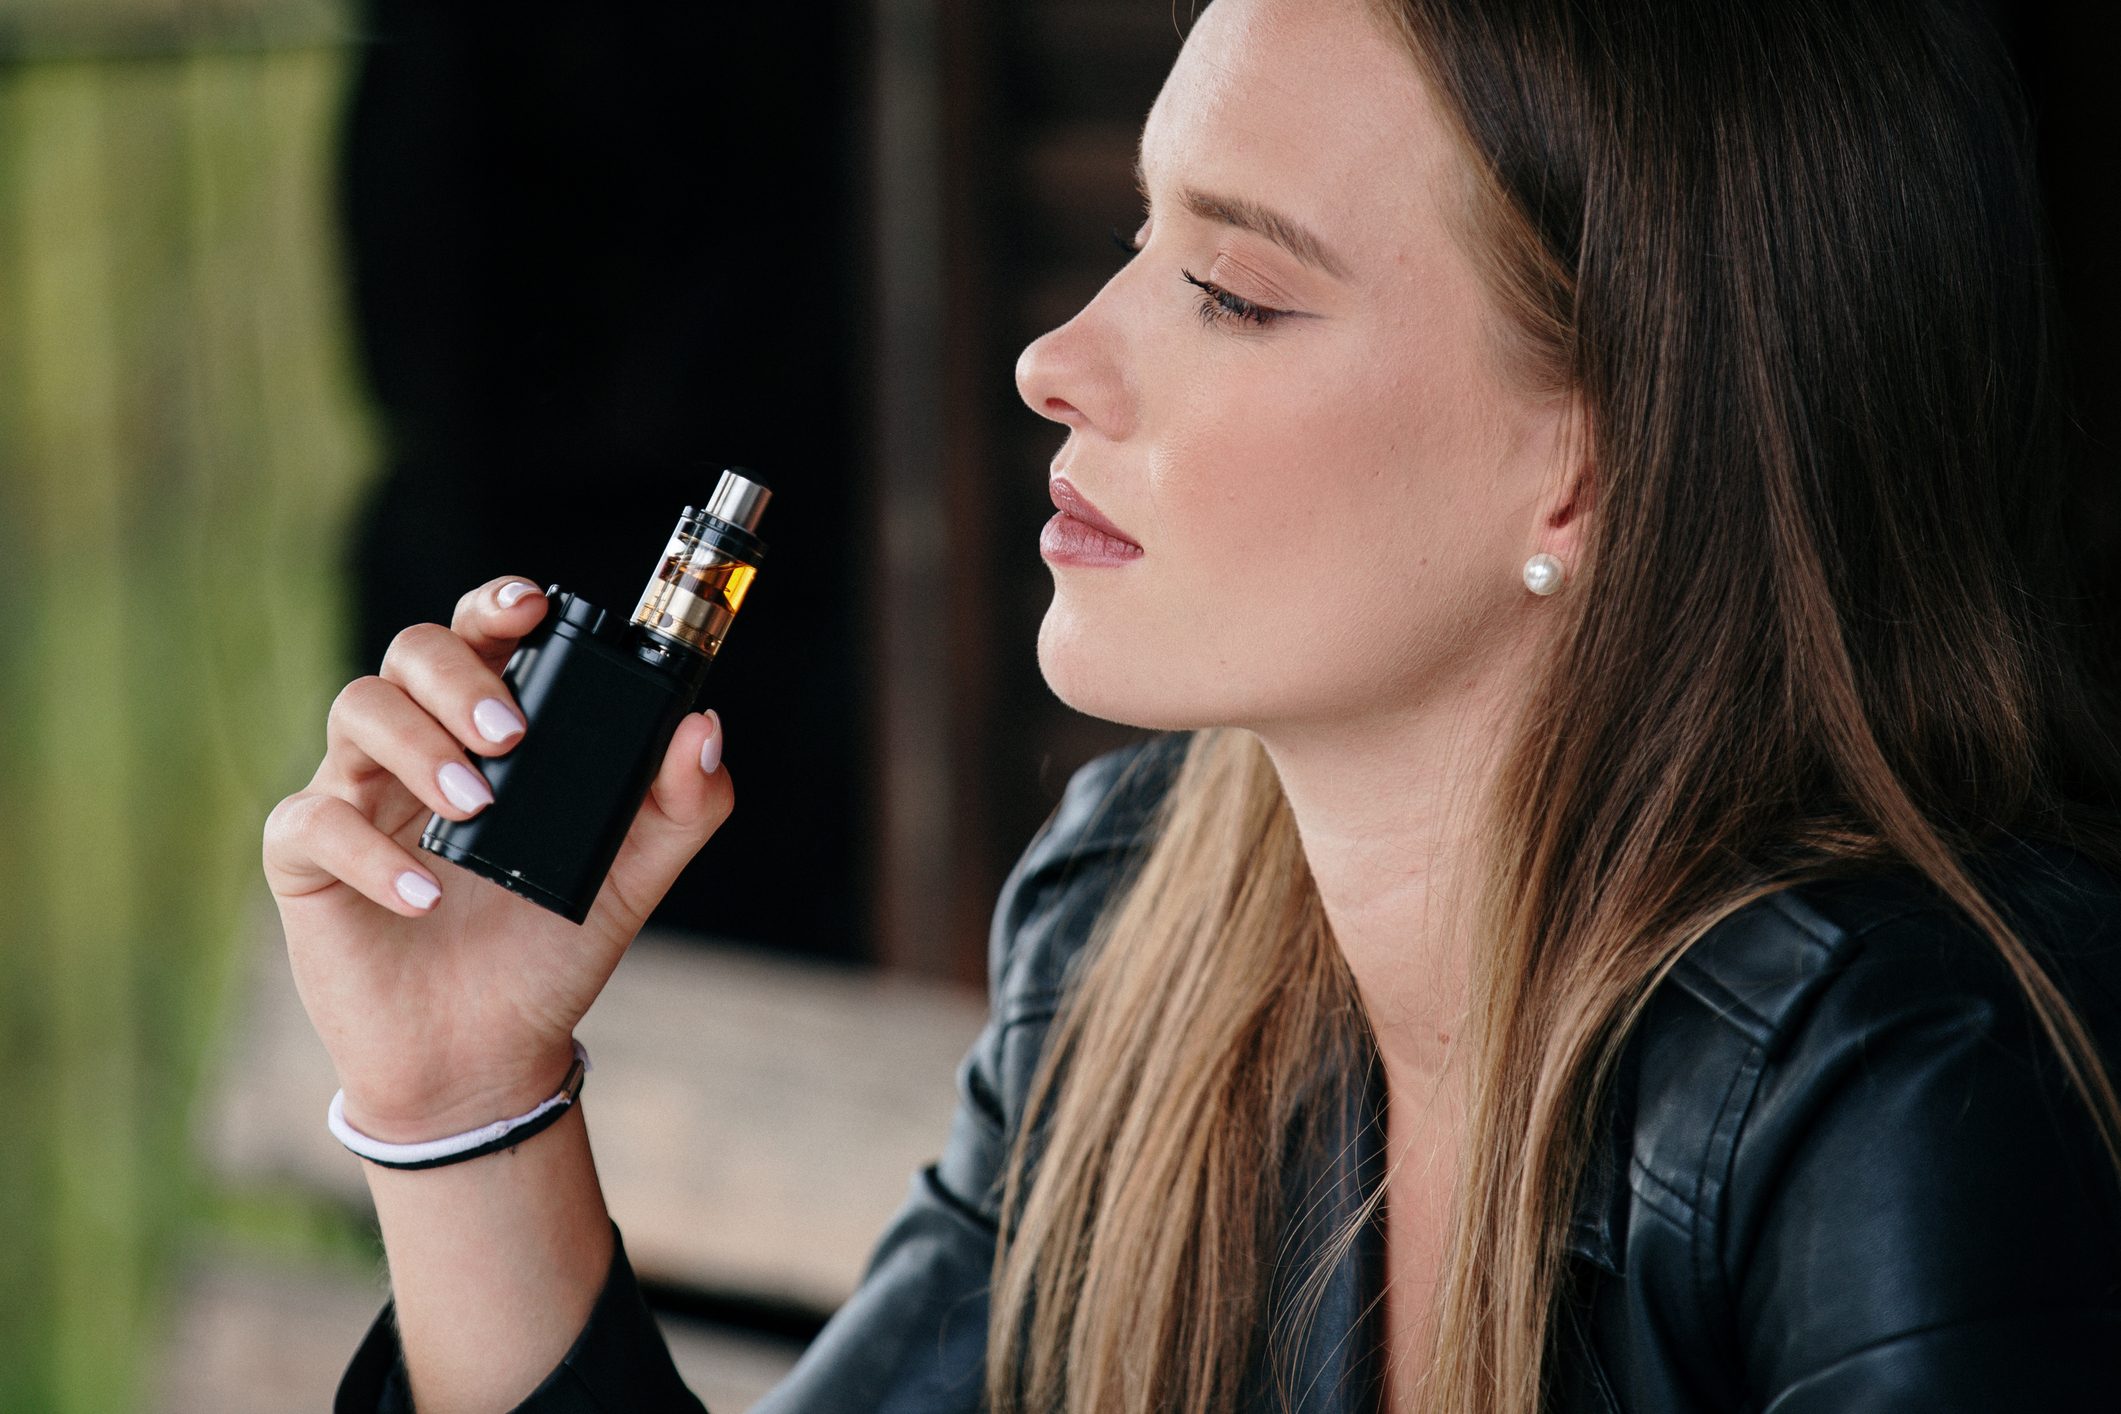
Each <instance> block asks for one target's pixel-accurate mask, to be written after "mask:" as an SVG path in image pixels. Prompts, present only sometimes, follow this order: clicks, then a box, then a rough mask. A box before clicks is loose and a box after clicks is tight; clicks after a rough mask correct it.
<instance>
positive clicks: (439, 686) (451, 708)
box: [377, 624, 523, 756]
mask: <svg viewBox="0 0 2121 1414" xmlns="http://www.w3.org/2000/svg"><path fill="white" fill-rule="evenodd" d="M377 676H379V677H381V678H382V679H383V680H384V681H385V682H392V683H396V684H397V685H398V686H399V687H401V688H403V689H404V691H405V695H406V696H408V697H410V698H411V699H412V700H413V701H414V702H415V703H417V704H418V705H419V706H420V707H421V708H423V709H424V710H425V711H426V712H427V714H428V715H429V716H431V717H433V718H434V719H435V720H436V721H437V722H439V723H441V724H442V726H444V727H445V728H447V729H448V731H449V733H450V735H451V736H453V737H455V738H456V740H457V741H458V742H460V743H461V744H463V745H464V746H466V747H468V748H469V749H470V750H472V751H475V752H477V753H478V754H479V755H481V756H500V755H503V754H504V753H506V752H507V751H509V750H510V749H512V748H513V747H514V746H515V744H516V740H517V738H518V737H520V736H521V735H522V733H523V714H522V710H521V708H519V707H518V706H517V705H516V700H515V694H514V693H512V692H510V691H509V690H508V685H507V684H506V683H504V682H502V681H501V675H500V674H499V673H497V672H495V671H494V670H493V669H492V668H490V667H488V666H487V665H486V662H485V660H484V659H482V658H481V657H480V656H479V654H478V653H477V652H476V651H475V650H474V649H473V648H472V646H471V644H470V643H469V642H467V641H466V640H465V639H464V638H463V637H461V636H460V635H459V634H458V633H457V632H456V631H455V630H454V629H446V628H444V627H442V626H441V625H440V624H414V625H412V626H411V627H410V628H406V629H402V630H400V631H399V633H398V636H397V637H395V638H393V639H392V640H391V641H390V648H389V650H388V651H387V652H385V653H384V655H383V666H382V667H381V668H380V669H379V670H378V672H377Z"/></svg>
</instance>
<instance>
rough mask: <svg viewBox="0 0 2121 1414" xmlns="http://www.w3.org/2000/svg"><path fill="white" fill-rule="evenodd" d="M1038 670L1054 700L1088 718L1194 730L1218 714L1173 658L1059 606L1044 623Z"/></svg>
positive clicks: (1150, 727) (1156, 728) (1149, 727)
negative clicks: (1102, 629)
mask: <svg viewBox="0 0 2121 1414" xmlns="http://www.w3.org/2000/svg"><path fill="white" fill-rule="evenodd" d="M1038 668H1039V672H1040V673H1041V674H1042V675H1044V677H1045V679H1046V686H1047V687H1048V688H1050V689H1051V690H1052V692H1053V695H1054V696H1055V697H1058V698H1059V699H1060V700H1061V701H1062V702H1065V703H1066V704H1067V705H1068V706H1069V707H1071V708H1073V709H1074V710H1076V711H1078V712H1080V713H1082V714H1083V715H1084V716H1086V717H1096V718H1098V719H1100V720H1102V721H1107V722H1117V723H1119V724H1120V725H1121V726H1128V727H1139V728H1142V729H1143V730H1145V731H1190V730H1192V729H1194V728H1197V727H1201V726H1205V725H1209V724H1210V723H1211V721H1212V719H1213V718H1214V717H1215V715H1216V714H1215V713H1214V712H1213V711H1212V704H1209V703H1206V702H1204V701H1202V700H1201V697H1200V694H1198V693H1197V692H1193V691H1190V690H1189V679H1188V675H1187V674H1186V672H1185V670H1184V667H1183V665H1182V664H1180V663H1178V662H1177V661H1175V660H1174V659H1173V658H1172V656H1171V655H1169V654H1157V653H1155V652H1153V651H1151V649H1150V648H1149V647H1148V646H1147V645H1144V644H1142V643H1140V642H1138V641H1124V642H1123V641H1120V640H1119V638H1118V636H1117V635H1115V634H1113V633H1110V632H1102V633H1101V632H1099V631H1097V630H1094V629H1092V628H1091V627H1090V626H1089V625H1087V624H1085V623H1082V622H1081V621H1079V620H1078V619H1076V618H1075V616H1074V615H1072V614H1070V613H1069V612H1068V610H1067V609H1066V608H1064V607H1063V606H1062V605H1060V604H1059V603H1058V602H1057V601H1056V603H1055V604H1054V605H1052V606H1051V607H1049V608H1048V609H1047V610H1046V617H1045V618H1044V620H1042V621H1041V622H1040V624H1039V630H1038Z"/></svg>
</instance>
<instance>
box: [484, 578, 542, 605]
mask: <svg viewBox="0 0 2121 1414" xmlns="http://www.w3.org/2000/svg"><path fill="white" fill-rule="evenodd" d="M537 592H538V587H537V586H536V585H535V584H526V583H524V582H523V581H522V580H520V579H511V580H509V581H508V583H506V584H504V585H502V586H501V587H500V589H499V591H498V592H496V593H495V594H494V596H493V597H494V598H495V599H496V600H497V601H499V603H500V605H501V607H502V608H504V609H513V608H514V607H515V606H516V604H517V603H518V602H519V601H521V599H522V597H523V596H524V595H525V594H535V593H537Z"/></svg>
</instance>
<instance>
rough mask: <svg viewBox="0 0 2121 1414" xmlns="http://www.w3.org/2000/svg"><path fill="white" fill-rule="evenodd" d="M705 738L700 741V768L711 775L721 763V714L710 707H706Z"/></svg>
mask: <svg viewBox="0 0 2121 1414" xmlns="http://www.w3.org/2000/svg"><path fill="white" fill-rule="evenodd" d="M707 726H708V732H707V739H706V740H705V741H703V742H701V743H700V769H701V770H702V771H705V772H706V773H707V774H708V775H710V776H711V775H713V774H714V772H715V768H716V767H718V766H720V765H721V764H722V715H721V713H719V712H717V711H715V710H714V709H713V708H712V707H709V708H708V709H707Z"/></svg>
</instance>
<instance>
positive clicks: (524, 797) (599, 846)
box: [420, 467, 773, 923]
mask: <svg viewBox="0 0 2121 1414" xmlns="http://www.w3.org/2000/svg"><path fill="white" fill-rule="evenodd" d="M772 494H773V493H772V492H771V491H769V490H767V489H766V488H765V487H764V486H761V485H760V484H759V483H758V482H756V481H754V480H752V479H751V476H750V473H749V471H748V470H746V469H745V468H743V467H731V468H729V469H728V470H725V471H724V472H723V473H722V477H721V480H720V481H719V482H717V483H716V484H715V488H714V495H713V497H712V498H710V499H709V500H708V502H707V507H706V509H705V510H695V509H693V508H692V507H691V506H687V507H685V510H684V514H682V515H680V516H679V517H678V524H677V529H676V530H675V531H673V532H672V533H671V536H670V543H669V544H668V545H666V546H665V547H664V548H663V557H662V561H661V563H659V564H658V565H657V566H656V569H655V573H654V575H652V576H651V577H650V578H649V580H648V587H647V589H645V590H644V591H642V593H641V602H640V604H639V605H638V606H637V607H636V608H635V609H634V611H633V617H632V618H630V619H625V620H621V619H619V618H617V617H616V616H615V615H612V614H608V613H606V612H605V611H604V610H602V609H599V608H597V607H596V606H595V605H594V604H591V603H590V602H589V601H588V600H586V599H583V598H582V597H581V596H579V595H576V594H569V593H564V592H562V590H561V589H560V586H559V585H557V584H554V585H550V586H548V587H547V588H546V590H545V596H546V608H545V617H544V618H543V619H542V620H541V621H540V622H539V623H538V626H537V627H536V628H534V629H532V630H531V631H530V632H529V633H528V634H526V635H525V636H524V637H523V639H522V641H521V642H520V643H518V644H517V646H516V651H515V653H514V655H513V656H512V657H510V658H509V660H508V666H507V667H506V668H504V669H503V670H502V672H501V679H502V681H504V682H506V683H507V684H508V687H509V690H510V691H511V692H513V693H514V694H515V699H516V702H517V703H518V704H519V705H520V706H521V707H522V709H523V724H524V730H523V734H522V735H521V736H519V737H517V738H516V744H515V747H514V749H513V750H511V751H509V752H508V753H507V754H506V755H502V756H495V757H482V758H478V760H479V768H480V771H481V773H482V774H483V775H484V776H485V777H486V783H487V784H488V785H489V786H491V787H492V788H493V801H492V803H491V804H489V805H488V806H487V807H486V808H485V809H484V810H481V811H480V812H479V813H478V814H476V815H474V816H472V817H471V818H470V819H469V820H450V819H447V818H445V817H443V816H441V815H436V816H433V817H432V818H430V819H429V820H428V822H427V829H426V832H425V833H423V834H422V835H421V836H420V845H421V847H422V848H423V849H427V850H431V851H433V852H434V853H436V854H439V855H441V856H442V857H443V858H444V859H447V860H449V861H450V862H451V863H453V864H458V865H462V866H463V867H464V868H466V869H470V870H472V871H474V872H476V873H479V874H483V875H485V876H486V877H487V878H489V879H491V880H493V881H494V882H495V883H497V884H499V885H501V886H502V887H503V888H506V889H512V890H513V891H515V892H516V893H519V894H521V895H522V896H523V897H524V898H527V899H529V900H530V901H531V902H533V903H538V904H542V905H544V906H545V907H546V908H549V909H551V910H552V911H553V912H554V913H557V914H559V915H561V916H562V917H564V918H567V919H569V920H571V921H573V922H575V923H580V922H581V921H582V920H583V919H585V918H587V917H588V916H589V908H590V905H591V904H592V903H594V902H595V901H596V896H597V891H598V890H599V889H601V888H602V887H603V886H604V876H605V875H607V874H608V873H610V872H611V861H612V860H613V859H615V858H617V857H618V853H619V846H620V845H621V844H623V843H624V842H625V839H626V832H627V830H628V829H630V828H631V827H632V825H633V820H634V817H635V816H636V815H637V814H639V812H640V808H641V802H642V801H643V800H644V799H646V798H647V795H648V787H649V785H650V783H651V782H653V781H654V779H655V773H656V771H657V770H658V769H660V767H661V766H662V764H663V756H664V753H665V752H667V751H668V750H669V749H670V738H671V736H672V735H673V734H674V733H675V732H676V731H677V728H678V723H679V722H680V721H682V720H683V719H684V717H685V714H686V713H688V712H691V711H692V710H694V704H695V703H696V702H697V701H698V699H699V695H700V687H701V684H702V683H704V682H705V681H706V678H707V670H708V668H710V667H711V666H713V664H714V658H715V654H717V653H719V652H720V651H721V648H722V640H723V638H724V637H725V636H726V635H727V634H728V632H729V626H730V624H732V623H733V622H735V620H736V615H737V611H738V610H739V609H741V608H743V606H744V595H745V593H746V592H747V591H748V590H749V589H750V588H751V581H752V578H753V576H754V575H756V574H757V572H758V566H759V561H761V560H762V559H764V558H765V555H766V547H765V545H764V544H763V543H761V542H760V540H759V538H758V536H757V535H756V534H755V533H754V532H756V531H757V529H758V524H759V517H760V516H761V515H762V514H764V512H765V510H766V502H767V500H768V498H769V497H771V496H772Z"/></svg>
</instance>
